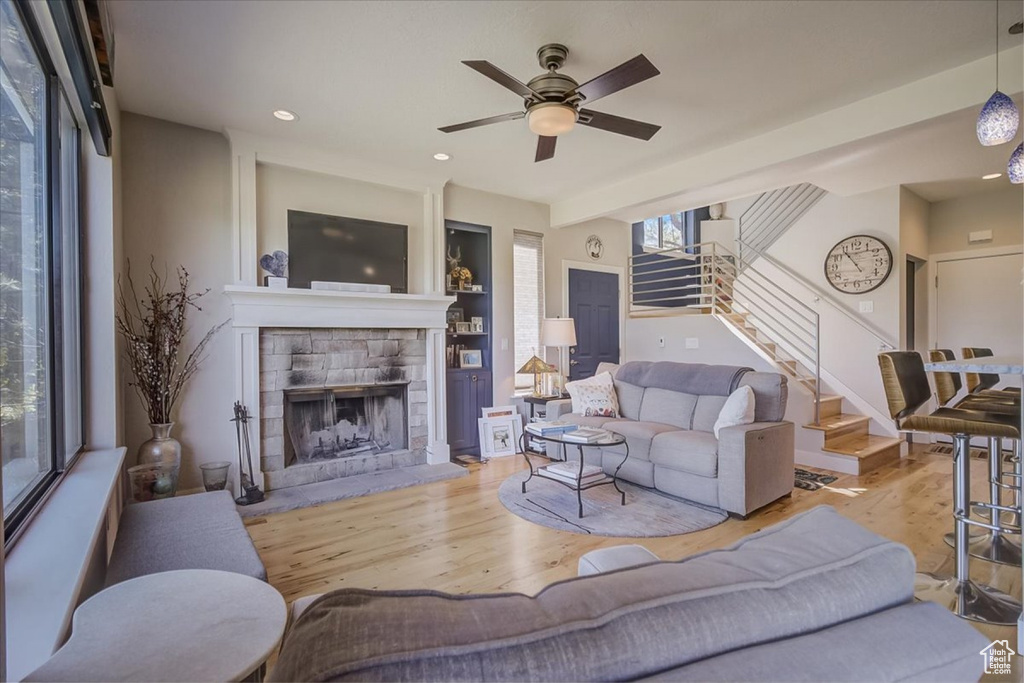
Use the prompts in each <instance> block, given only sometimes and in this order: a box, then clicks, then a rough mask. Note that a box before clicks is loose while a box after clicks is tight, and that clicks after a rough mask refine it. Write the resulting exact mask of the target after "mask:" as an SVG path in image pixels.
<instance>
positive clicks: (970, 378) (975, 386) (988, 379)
mask: <svg viewBox="0 0 1024 683" xmlns="http://www.w3.org/2000/svg"><path fill="white" fill-rule="evenodd" d="M960 352H961V353H962V354H963V355H964V358H987V357H989V356H992V355H993V354H992V349H989V348H985V347H983V346H965V347H963V348H962V349H960ZM950 360H952V359H950ZM999 380H1000V378H999V375H998V374H996V373H975V372H968V373H967V391H969V392H971V393H972V394H974V393H977V392H979V391H985V392H991V391H992V388H993V387H994V386H995V385H997V384H999ZM996 391H999V392H1004V393H1007V394H1016V395H1017V399H1018V400H1020V387H1007V388H1006V389H997V390H996Z"/></svg>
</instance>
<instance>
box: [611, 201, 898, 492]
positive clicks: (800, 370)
mask: <svg viewBox="0 0 1024 683" xmlns="http://www.w3.org/2000/svg"><path fill="white" fill-rule="evenodd" d="M812 187H813V186H812ZM815 201H816V200H815ZM689 252H692V253H689ZM747 253H748V254H756V253H758V252H757V251H755V250H754V248H753V247H750V246H749V245H747ZM760 255H761V256H763V254H760ZM629 282H630V293H629V294H630V297H629V314H630V317H647V316H665V315H679V314H684V313H692V312H693V310H694V309H696V310H698V311H699V312H701V313H704V314H709V315H713V316H715V317H716V318H718V319H719V320H721V321H722V322H723V323H724V324H725V326H726V327H727V328H728V329H729V330H731V331H732V332H733V334H735V335H736V336H737V337H739V338H740V340H742V341H743V342H744V343H745V344H746V345H747V346H748V347H749V348H751V349H752V350H753V351H754V352H755V353H757V354H758V355H759V356H761V357H762V358H763V359H765V360H766V361H768V362H769V363H771V364H772V365H774V366H775V367H776V368H777V369H778V370H779V372H782V373H783V374H785V375H787V376H788V377H789V378H790V380H791V385H796V387H799V389H800V390H801V391H804V392H806V393H807V394H809V395H810V397H811V400H812V404H813V408H814V419H813V420H812V421H811V422H810V423H808V424H806V425H804V428H805V429H807V430H811V431H813V432H815V433H820V434H821V435H822V440H821V442H820V451H821V453H822V458H820V459H818V460H816V461H815V462H813V463H811V462H807V463H803V464H808V465H818V466H823V467H826V468H827V469H834V470H837V471H840V472H844V473H849V474H864V473H866V472H869V471H871V470H873V469H876V468H878V467H880V466H882V465H884V464H886V463H890V462H895V461H897V460H899V457H900V447H901V444H902V440H901V439H898V438H893V437H890V436H882V435H877V434H872V433H871V431H870V430H871V418H870V417H868V416H866V415H860V414H856V413H852V412H846V406H845V403H846V399H845V398H844V397H843V396H842V395H840V394H838V393H833V392H829V391H825V387H823V385H822V379H821V374H822V372H821V362H820V358H821V353H820V349H821V346H820V344H821V336H820V321H819V316H818V313H817V311H816V310H815V309H813V308H811V307H810V306H808V305H807V304H805V303H804V302H802V301H801V300H799V299H798V298H797V297H795V296H794V295H793V294H792V293H790V292H788V291H786V290H785V289H783V288H782V287H781V286H780V285H779V284H778V283H776V282H775V281H774V280H772V279H771V278H769V277H768V276H767V275H765V274H764V273H762V272H761V271H759V270H758V269H757V268H755V267H754V266H753V265H752V264H751V263H750V262H749V261H743V260H741V258H740V257H739V256H737V255H736V254H733V253H732V252H730V251H729V250H727V249H725V247H723V246H722V245H721V244H718V243H717V242H705V243H701V244H698V245H691V246H688V247H686V248H685V249H666V250H663V251H661V252H656V253H646V254H639V255H637V256H634V257H632V258H631V259H630V277H629Z"/></svg>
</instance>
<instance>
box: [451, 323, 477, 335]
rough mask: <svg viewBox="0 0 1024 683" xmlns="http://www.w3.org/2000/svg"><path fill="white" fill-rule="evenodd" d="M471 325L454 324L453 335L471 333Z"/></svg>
mask: <svg viewBox="0 0 1024 683" xmlns="http://www.w3.org/2000/svg"><path fill="white" fill-rule="evenodd" d="M472 331H473V323H455V333H456V334H461V333H464V332H472Z"/></svg>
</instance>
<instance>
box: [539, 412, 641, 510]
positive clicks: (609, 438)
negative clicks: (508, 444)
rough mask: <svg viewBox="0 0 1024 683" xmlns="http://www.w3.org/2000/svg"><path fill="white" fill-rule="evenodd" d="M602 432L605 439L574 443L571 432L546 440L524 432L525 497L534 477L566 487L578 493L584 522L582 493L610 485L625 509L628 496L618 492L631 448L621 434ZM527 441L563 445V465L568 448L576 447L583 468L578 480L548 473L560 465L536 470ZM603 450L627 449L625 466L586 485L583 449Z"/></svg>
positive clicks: (623, 462)
mask: <svg viewBox="0 0 1024 683" xmlns="http://www.w3.org/2000/svg"><path fill="white" fill-rule="evenodd" d="M600 431H603V432H604V433H605V436H604V437H602V438H600V439H598V440H597V441H586V442H583V441H573V440H572V439H571V434H572V432H558V433H556V434H548V435H546V436H543V435H540V434H535V433H533V432H529V431H526V430H523V435H522V436H521V437H519V452H520V453H522V454H523V458H524V459H525V460H526V464H527V465H529V466H530V476H529V477H527V478H526V481H524V482H523V493H526V485H527V484H528V483H529V481H530V480H531V479H533V478H534V477H535V476H537V477H541V478H543V479H548V480H550V481H553V482H556V483H559V484H561V485H562V486H565V487H567V488H569V489H570V490H573V491H575V492H576V503H577V505H578V511H577V516H578V517H579V518H581V519H582V518H583V492H584V491H586V490H587V489H592V488H595V487H597V486H607V485H608V484H611V485H612V486H614V487H615V490H616V491H618V492H619V495H620V496H621V497H622V505H625V504H626V492H625V491H623V490H622V489H620V488H619V470H621V469H622V466H623V465H625V464H626V460H628V459H629V444H628V443H626V437H624V436H622V435H621V434H616V433H615V432H610V431H608V430H607V429H602V430H600ZM567 436H570V438H566V437H567ZM527 438H534V439H540V440H542V441H547V442H548V443H553V444H560V445H561V446H562V462H566V461H568V458H567V457H566V448H567V447H568V446H576V449H577V451H578V454H579V462H580V468H579V471H578V472H577V473H576V478H575V480H566V479H565V478H564V477H560V476H557V475H555V474H553V473H551V472H548V469H549V468H550V467H552V466H553V465H555V464H558V463H552V464H548V465H541V466H540V467H534V466H533V462H532V461H531V460H530V455H529V453H528V452H527V449H526V439H527ZM604 446H622V447H624V448H625V450H626V454H625V455H624V456H623V458H622V462H620V463H619V466H618V467H616V468H615V472H613V473H612V476H610V477H609V476H608V475H607V474H604V475H603V477H601V478H600V479H591V480H588V481H583V467H584V465H585V462H584V458H583V449H584V448H593V447H598V448H600V447H604Z"/></svg>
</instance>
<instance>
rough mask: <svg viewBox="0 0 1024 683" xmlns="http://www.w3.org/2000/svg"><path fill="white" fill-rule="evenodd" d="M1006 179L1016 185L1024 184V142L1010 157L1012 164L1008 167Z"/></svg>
mask: <svg viewBox="0 0 1024 683" xmlns="http://www.w3.org/2000/svg"><path fill="white" fill-rule="evenodd" d="M1006 177H1007V178H1009V179H1010V182H1011V183H1013V184H1014V185H1020V184H1021V183H1024V142H1022V143H1021V144H1019V145H1017V149H1015V150H1013V154H1011V155H1010V163H1008V164H1007V165H1006Z"/></svg>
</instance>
